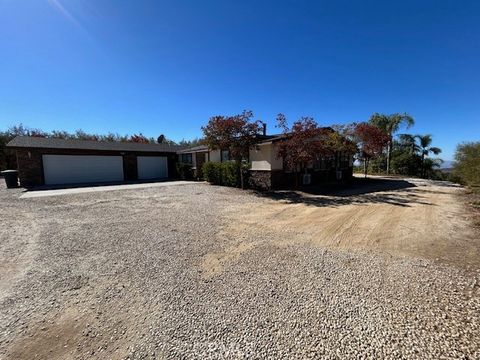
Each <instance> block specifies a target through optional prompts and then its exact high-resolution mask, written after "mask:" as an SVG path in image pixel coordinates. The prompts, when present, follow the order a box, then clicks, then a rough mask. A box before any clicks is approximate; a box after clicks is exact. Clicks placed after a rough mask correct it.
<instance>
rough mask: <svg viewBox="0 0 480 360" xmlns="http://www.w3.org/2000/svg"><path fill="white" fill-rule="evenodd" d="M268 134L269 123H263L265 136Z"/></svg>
mask: <svg viewBox="0 0 480 360" xmlns="http://www.w3.org/2000/svg"><path fill="white" fill-rule="evenodd" d="M265 135H267V123H263V136H265Z"/></svg>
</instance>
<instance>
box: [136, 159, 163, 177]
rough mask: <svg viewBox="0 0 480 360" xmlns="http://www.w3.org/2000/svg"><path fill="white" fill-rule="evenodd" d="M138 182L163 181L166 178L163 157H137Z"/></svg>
mask: <svg viewBox="0 0 480 360" xmlns="http://www.w3.org/2000/svg"><path fill="white" fill-rule="evenodd" d="M137 169H138V179H139V180H152V179H165V178H167V177H168V165H167V158H166V157H165V156H137Z"/></svg>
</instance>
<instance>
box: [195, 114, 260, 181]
mask: <svg viewBox="0 0 480 360" xmlns="http://www.w3.org/2000/svg"><path fill="white" fill-rule="evenodd" d="M252 118H253V113H252V112H251V111H244V112H242V113H241V114H238V115H233V116H213V117H211V118H210V120H209V121H208V124H207V125H206V126H202V131H203V134H204V143H205V144H206V145H207V146H208V147H209V148H210V149H212V150H224V151H225V150H228V151H229V153H230V157H231V159H232V160H235V163H236V164H237V167H238V171H239V172H240V182H241V187H242V188H243V172H242V171H241V168H242V160H243V159H247V158H248V153H249V151H250V148H252V147H253V146H255V143H256V140H257V135H258V134H259V133H260V132H261V129H262V122H261V121H259V120H257V121H252Z"/></svg>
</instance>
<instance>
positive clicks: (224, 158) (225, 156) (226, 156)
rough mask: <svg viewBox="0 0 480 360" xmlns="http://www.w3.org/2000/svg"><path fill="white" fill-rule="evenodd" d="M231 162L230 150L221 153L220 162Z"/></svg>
mask: <svg viewBox="0 0 480 360" xmlns="http://www.w3.org/2000/svg"><path fill="white" fill-rule="evenodd" d="M229 160H230V151H229V150H222V151H221V153H220V161H221V162H224V161H229Z"/></svg>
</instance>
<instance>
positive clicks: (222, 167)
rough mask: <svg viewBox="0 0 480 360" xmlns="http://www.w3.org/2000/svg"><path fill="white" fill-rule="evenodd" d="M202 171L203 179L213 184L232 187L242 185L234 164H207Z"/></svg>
mask: <svg viewBox="0 0 480 360" xmlns="http://www.w3.org/2000/svg"><path fill="white" fill-rule="evenodd" d="M202 170H203V177H204V178H205V180H206V181H208V182H209V183H211V184H215V185H223V186H232V187H236V186H239V184H240V173H239V170H238V168H237V166H236V164H235V163H234V162H230V161H228V162H221V163H220V162H206V163H205V164H203V168H202Z"/></svg>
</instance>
